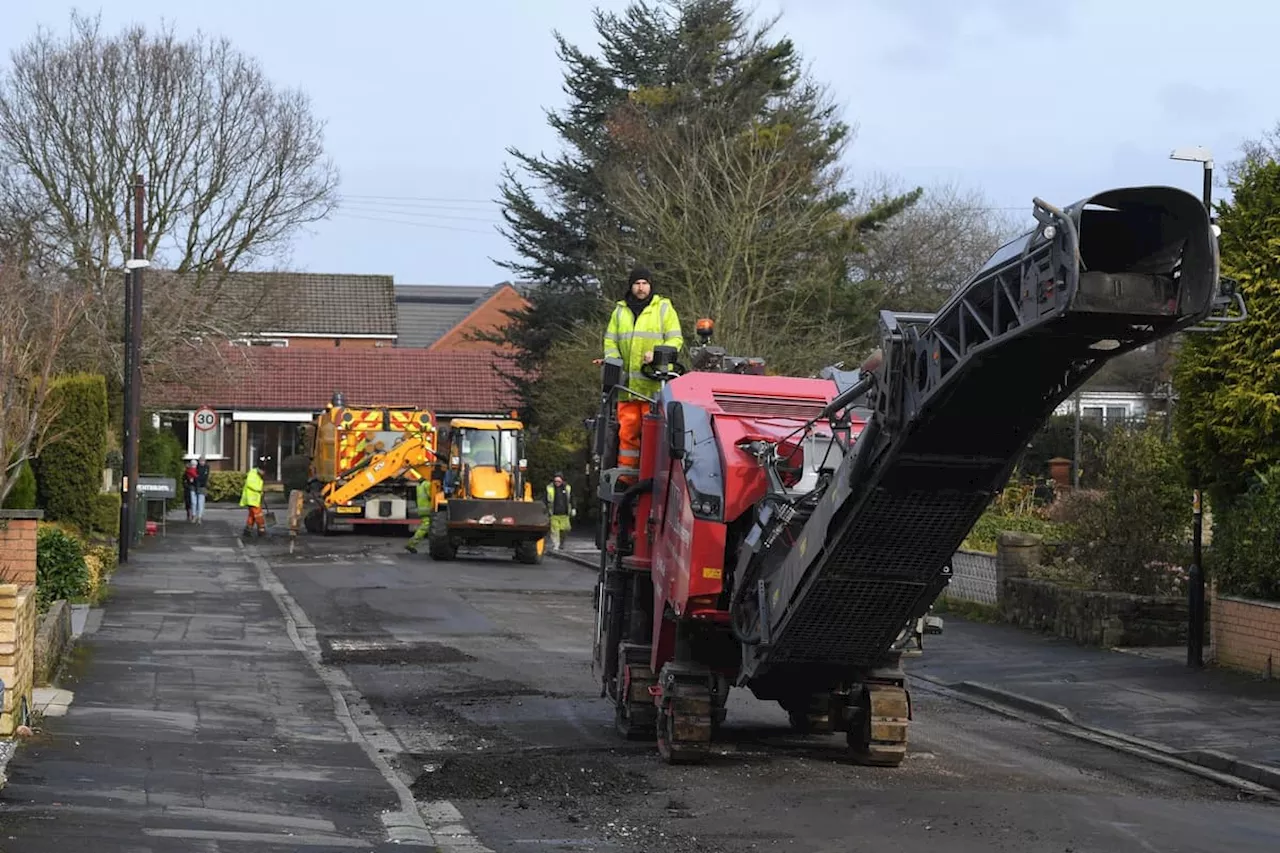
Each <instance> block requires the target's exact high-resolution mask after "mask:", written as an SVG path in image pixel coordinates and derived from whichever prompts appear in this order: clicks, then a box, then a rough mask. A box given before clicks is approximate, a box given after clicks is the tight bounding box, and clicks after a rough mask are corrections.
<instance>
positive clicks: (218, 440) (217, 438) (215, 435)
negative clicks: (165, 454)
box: [187, 412, 231, 459]
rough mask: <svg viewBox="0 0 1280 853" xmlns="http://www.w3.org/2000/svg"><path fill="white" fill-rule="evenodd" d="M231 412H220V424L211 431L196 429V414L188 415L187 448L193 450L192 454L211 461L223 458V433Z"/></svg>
mask: <svg viewBox="0 0 1280 853" xmlns="http://www.w3.org/2000/svg"><path fill="white" fill-rule="evenodd" d="M230 414H231V413H230V412H219V413H218V418H219V422H218V425H217V426H216V427H214V428H213V429H211V430H200V429H196V424H195V412H191V413H189V414H188V415H187V436H188V441H187V446H188V447H190V448H191V452H192V453H194V454H195V455H196V456H205V457H208V458H209V459H217V458H221V456H222V432H223V429H224V428H225V425H226V422H227V421H228V420H229V419H230Z"/></svg>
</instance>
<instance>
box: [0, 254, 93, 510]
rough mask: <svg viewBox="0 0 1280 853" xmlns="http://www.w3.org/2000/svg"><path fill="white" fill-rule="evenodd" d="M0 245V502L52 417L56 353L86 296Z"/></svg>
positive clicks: (46, 434)
mask: <svg viewBox="0 0 1280 853" xmlns="http://www.w3.org/2000/svg"><path fill="white" fill-rule="evenodd" d="M26 257H27V253H26V252H23V251H14V250H13V245H12V244H8V250H6V249H5V244H0V502H3V501H4V499H5V498H6V497H8V495H9V492H10V491H11V490H12V489H13V485H14V483H15V482H16V481H17V476H18V474H19V473H20V472H21V470H22V466H23V464H24V463H26V462H27V461H28V460H29V459H31V458H33V457H35V456H38V455H39V454H40V450H41V448H42V447H43V445H44V443H45V442H46V440H47V439H49V438H50V437H51V436H49V426H50V423H51V422H52V421H53V419H54V418H56V416H57V414H58V413H57V411H56V407H54V406H53V405H52V404H50V403H49V402H48V401H47V398H48V393H49V387H50V384H51V382H52V380H53V378H54V375H55V373H56V372H57V363H58V356H59V353H60V351H61V350H62V348H63V347H64V346H65V345H66V342H67V338H68V336H69V335H70V334H71V332H72V329H74V328H75V326H76V325H77V321H78V319H79V317H80V313H81V310H82V308H83V305H84V303H85V302H86V300H87V299H88V298H89V294H88V292H87V291H86V290H85V289H84V288H83V287H78V286H76V285H75V283H74V282H73V281H72V280H70V279H68V278H66V277H65V276H61V275H56V274H53V275H50V274H45V273H42V272H41V271H39V269H38V267H33V266H31V265H29V264H27V263H25V262H24V258H26Z"/></svg>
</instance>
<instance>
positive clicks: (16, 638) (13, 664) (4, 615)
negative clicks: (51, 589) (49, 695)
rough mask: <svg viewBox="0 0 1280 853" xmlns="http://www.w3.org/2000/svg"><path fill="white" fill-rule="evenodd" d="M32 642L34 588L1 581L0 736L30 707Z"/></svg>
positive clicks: (9, 731) (34, 625) (18, 723)
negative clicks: (0, 707) (0, 694)
mask: <svg viewBox="0 0 1280 853" xmlns="http://www.w3.org/2000/svg"><path fill="white" fill-rule="evenodd" d="M32 547H33V548H34V547H35V545H34V543H32ZM35 645H36V588H35V587H34V586H18V585H17V584H11V583H7V584H0V680H3V681H4V712H3V714H0V737H10V736H12V735H13V732H14V729H16V728H17V727H18V726H19V725H20V724H21V723H22V720H23V715H22V712H23V709H24V706H25V707H26V709H28V710H29V709H30V707H31V690H32V687H33V686H34V685H33V684H32V680H33V679H32V675H33V673H34V665H33V664H34V654H35Z"/></svg>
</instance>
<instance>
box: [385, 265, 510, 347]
mask: <svg viewBox="0 0 1280 853" xmlns="http://www.w3.org/2000/svg"><path fill="white" fill-rule="evenodd" d="M528 287H529V285H528V284H526V283H524V282H516V283H514V284H513V283H512V282H507V281H504V282H501V283H500V284H495V285H493V286H492V287H475V286H470V287H469V286H465V285H434V284H399V285H396V288H395V307H396V315H397V326H396V329H397V332H398V333H399V338H398V339H397V341H396V346H399V347H423V348H426V349H429V350H432V351H434V352H440V351H463V350H491V349H494V347H495V345H494V344H491V343H488V342H485V341H474V340H471V335H472V334H473V333H475V332H477V331H486V332H491V331H494V330H496V329H498V328H501V327H502V326H503V325H505V324H506V323H507V322H508V318H507V315H506V313H505V312H507V311H512V310H516V309H519V308H523V307H524V306H525V305H527V304H528V303H527V302H526V301H525V298H524V295H523V294H524V292H525V291H526V290H527V289H528Z"/></svg>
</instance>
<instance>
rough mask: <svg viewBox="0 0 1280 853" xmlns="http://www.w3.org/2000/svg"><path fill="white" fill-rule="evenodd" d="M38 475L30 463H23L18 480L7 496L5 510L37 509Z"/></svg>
mask: <svg viewBox="0 0 1280 853" xmlns="http://www.w3.org/2000/svg"><path fill="white" fill-rule="evenodd" d="M37 506H38V504H37V503H36V475H35V472H34V471H32V470H31V463H30V462H23V463H22V467H21V468H19V469H18V478H17V480H16V481H15V482H14V484H13V488H11V489H10V490H9V494H8V495H6V496H5V499H4V505H3V507H2V508H3V509H35V508H36V507H37Z"/></svg>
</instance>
